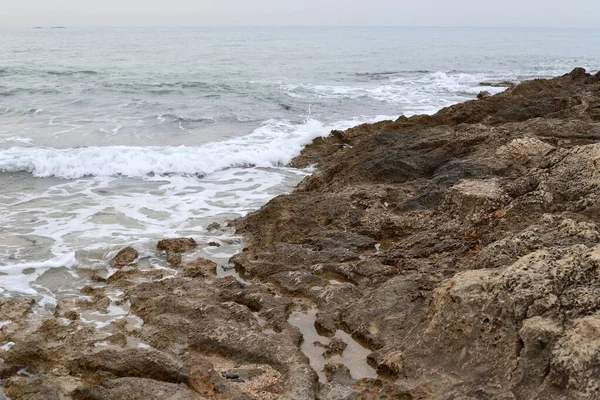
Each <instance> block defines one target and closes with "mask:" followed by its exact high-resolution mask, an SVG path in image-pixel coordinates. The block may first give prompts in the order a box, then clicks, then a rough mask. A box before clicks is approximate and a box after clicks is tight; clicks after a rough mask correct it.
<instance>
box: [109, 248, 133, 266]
mask: <svg viewBox="0 0 600 400" xmlns="http://www.w3.org/2000/svg"><path fill="white" fill-rule="evenodd" d="M138 256H139V254H138V252H137V250H136V249H134V248H133V247H125V248H124V249H121V250H120V251H119V252H118V253H117V255H116V256H115V258H113V260H112V262H111V265H112V266H113V267H117V268H119V267H124V266H126V265H129V264H131V263H132V262H133V261H134V260H135V259H136V258H138Z"/></svg>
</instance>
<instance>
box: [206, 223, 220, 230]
mask: <svg viewBox="0 0 600 400" xmlns="http://www.w3.org/2000/svg"><path fill="white" fill-rule="evenodd" d="M220 227H221V224H219V223H218V222H213V223H212V224H210V225H208V226H207V227H206V230H207V231H214V230H217V229H219V228H220Z"/></svg>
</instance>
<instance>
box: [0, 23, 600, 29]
mask: <svg viewBox="0 0 600 400" xmlns="http://www.w3.org/2000/svg"><path fill="white" fill-rule="evenodd" d="M193 28H195V29H200V28H426V29H431V28H440V29H579V30H600V27H588V26H576V27H575V26H527V25H523V26H521V25H515V26H510V25H494V26H480V25H226V24H222V25H180V26H177V25H137V26H125V25H123V26H121V25H114V26H113V25H70V26H69V25H46V26H45V25H32V26H12V27H9V26H0V29H193Z"/></svg>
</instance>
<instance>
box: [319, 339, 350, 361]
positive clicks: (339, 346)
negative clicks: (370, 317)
mask: <svg viewBox="0 0 600 400" xmlns="http://www.w3.org/2000/svg"><path fill="white" fill-rule="evenodd" d="M346 347H348V345H347V344H346V343H345V342H344V341H343V340H342V339H339V338H333V339H331V342H329V344H328V345H327V347H326V349H327V350H325V353H323V357H325V358H331V357H333V356H334V355H340V356H341V355H342V353H343V352H344V350H346Z"/></svg>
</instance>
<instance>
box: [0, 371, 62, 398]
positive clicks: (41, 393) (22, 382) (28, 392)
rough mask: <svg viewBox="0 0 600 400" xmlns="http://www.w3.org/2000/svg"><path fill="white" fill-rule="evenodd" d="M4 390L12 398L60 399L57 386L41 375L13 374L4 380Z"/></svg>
mask: <svg viewBox="0 0 600 400" xmlns="http://www.w3.org/2000/svg"><path fill="white" fill-rule="evenodd" d="M4 392H5V393H6V395H7V396H9V397H10V398H11V399H14V400H60V399H62V398H64V397H63V396H61V395H60V393H59V390H58V388H57V387H56V386H55V385H53V384H51V383H50V382H48V381H47V380H45V379H43V378H41V377H33V376H15V377H12V378H9V379H7V380H6V382H4Z"/></svg>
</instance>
